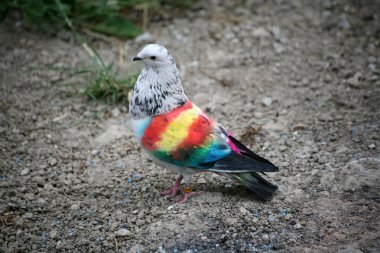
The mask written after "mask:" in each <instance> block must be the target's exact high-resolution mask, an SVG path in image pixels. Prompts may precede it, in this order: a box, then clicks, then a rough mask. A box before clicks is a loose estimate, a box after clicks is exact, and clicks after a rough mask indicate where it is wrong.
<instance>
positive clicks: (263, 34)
mask: <svg viewBox="0 0 380 253" xmlns="http://www.w3.org/2000/svg"><path fill="white" fill-rule="evenodd" d="M252 36H253V37H254V38H269V37H270V33H269V32H268V31H267V30H266V29H265V28H263V27H259V28H257V29H255V30H253V32H252Z"/></svg>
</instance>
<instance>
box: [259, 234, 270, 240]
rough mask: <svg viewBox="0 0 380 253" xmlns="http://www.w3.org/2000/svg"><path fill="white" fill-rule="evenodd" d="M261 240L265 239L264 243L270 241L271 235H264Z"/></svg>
mask: <svg viewBox="0 0 380 253" xmlns="http://www.w3.org/2000/svg"><path fill="white" fill-rule="evenodd" d="M261 239H263V241H266V242H267V241H269V235H268V234H263V235H262V236H261Z"/></svg>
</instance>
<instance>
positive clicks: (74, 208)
mask: <svg viewBox="0 0 380 253" xmlns="http://www.w3.org/2000/svg"><path fill="white" fill-rule="evenodd" d="M70 209H71V210H78V209H79V205H78V204H72V205H71V206H70Z"/></svg>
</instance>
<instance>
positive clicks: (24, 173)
mask: <svg viewBox="0 0 380 253" xmlns="http://www.w3.org/2000/svg"><path fill="white" fill-rule="evenodd" d="M29 172H30V170H29V168H25V169H23V170H22V171H21V172H20V175H21V176H25V175H28V174H29Z"/></svg>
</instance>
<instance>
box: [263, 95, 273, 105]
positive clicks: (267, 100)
mask: <svg viewBox="0 0 380 253" xmlns="http://www.w3.org/2000/svg"><path fill="white" fill-rule="evenodd" d="M261 103H262V104H263V105H265V106H267V107H269V106H271V105H272V103H273V99H272V98H270V97H264V98H263V99H262V100H261Z"/></svg>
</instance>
